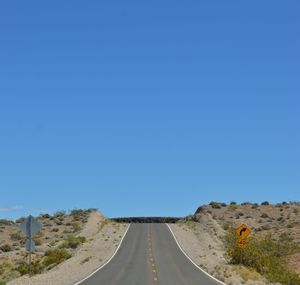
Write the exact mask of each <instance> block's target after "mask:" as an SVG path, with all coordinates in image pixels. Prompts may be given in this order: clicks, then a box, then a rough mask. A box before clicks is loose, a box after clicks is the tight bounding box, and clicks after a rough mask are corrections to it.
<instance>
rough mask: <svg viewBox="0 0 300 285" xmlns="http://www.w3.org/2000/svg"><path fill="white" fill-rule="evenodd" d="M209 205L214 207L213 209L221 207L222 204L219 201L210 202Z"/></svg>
mask: <svg viewBox="0 0 300 285" xmlns="http://www.w3.org/2000/svg"><path fill="white" fill-rule="evenodd" d="M209 205H210V206H211V207H212V208H213V209H221V207H222V204H221V203H218V202H210V203H209Z"/></svg>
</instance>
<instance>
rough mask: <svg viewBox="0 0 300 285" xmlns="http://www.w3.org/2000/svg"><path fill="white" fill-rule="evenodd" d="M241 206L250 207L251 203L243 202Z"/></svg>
mask: <svg viewBox="0 0 300 285" xmlns="http://www.w3.org/2000/svg"><path fill="white" fill-rule="evenodd" d="M241 205H242V206H249V205H252V203H251V202H243V203H242V204H241Z"/></svg>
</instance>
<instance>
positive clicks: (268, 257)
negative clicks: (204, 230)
mask: <svg viewBox="0 0 300 285" xmlns="http://www.w3.org/2000/svg"><path fill="white" fill-rule="evenodd" d="M237 241H238V237H237V236H236V234H235V232H234V230H230V231H229V232H228V234H227V235H226V237H225V245H226V257H227V258H228V259H229V261H230V262H231V263H232V264H242V265H244V266H248V267H251V268H254V269H255V270H256V271H257V272H259V273H260V274H262V275H264V276H265V277H266V278H267V279H268V280H269V281H271V282H279V283H281V284H286V285H299V284H300V283H299V282H300V277H299V276H298V274H296V273H295V272H293V271H291V270H290V269H288V267H287V266H286V256H287V255H289V254H291V253H293V252H295V251H296V249H297V246H296V244H295V243H294V242H293V241H292V240H291V239H290V238H289V237H288V236H286V235H282V236H280V238H279V240H278V241H273V240H272V239H271V236H270V235H268V236H266V237H265V238H263V239H257V238H253V237H252V238H249V240H248V247H247V248H245V249H240V248H239V247H237Z"/></svg>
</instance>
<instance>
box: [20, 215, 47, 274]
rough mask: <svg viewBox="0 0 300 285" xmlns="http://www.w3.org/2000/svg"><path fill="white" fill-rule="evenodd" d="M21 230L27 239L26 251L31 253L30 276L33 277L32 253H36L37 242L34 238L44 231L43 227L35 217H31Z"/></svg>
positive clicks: (26, 220) (22, 225)
mask: <svg viewBox="0 0 300 285" xmlns="http://www.w3.org/2000/svg"><path fill="white" fill-rule="evenodd" d="M20 229H21V230H22V232H23V233H24V234H25V235H26V237H27V240H26V250H27V251H28V252H29V261H28V265H29V275H31V253H32V252H34V251H35V242H34V240H33V237H34V235H35V234H37V233H38V232H39V231H40V230H41V229H42V225H41V224H40V223H39V222H38V221H37V220H36V219H35V218H34V217H33V216H31V215H30V216H29V217H27V218H26V219H25V221H24V222H23V223H22V224H21V225H20Z"/></svg>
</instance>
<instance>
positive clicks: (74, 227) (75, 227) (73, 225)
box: [71, 222, 81, 233]
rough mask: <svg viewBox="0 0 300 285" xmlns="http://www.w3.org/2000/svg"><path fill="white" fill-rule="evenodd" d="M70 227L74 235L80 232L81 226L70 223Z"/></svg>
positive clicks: (76, 223) (77, 223)
mask: <svg viewBox="0 0 300 285" xmlns="http://www.w3.org/2000/svg"><path fill="white" fill-rule="evenodd" d="M71 226H72V228H73V232H74V233H76V232H79V231H80V230H81V226H80V223H79V222H72V223H71Z"/></svg>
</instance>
